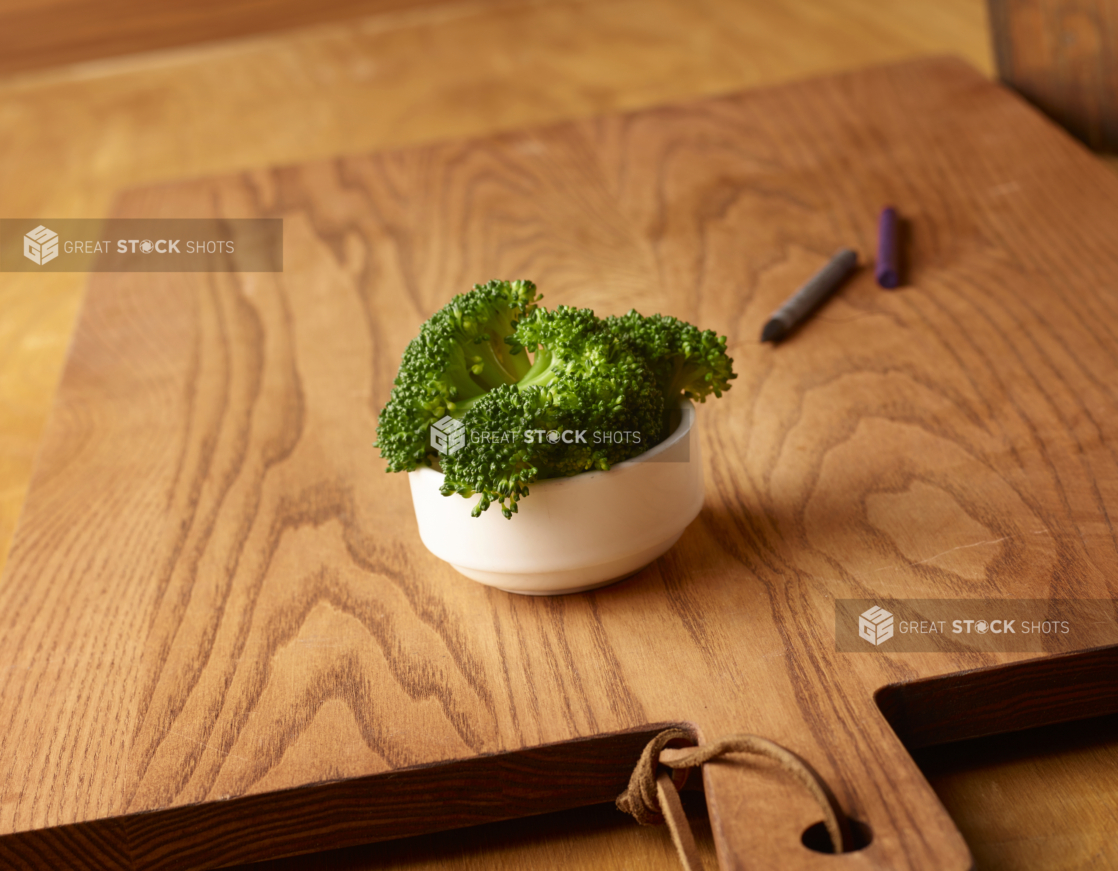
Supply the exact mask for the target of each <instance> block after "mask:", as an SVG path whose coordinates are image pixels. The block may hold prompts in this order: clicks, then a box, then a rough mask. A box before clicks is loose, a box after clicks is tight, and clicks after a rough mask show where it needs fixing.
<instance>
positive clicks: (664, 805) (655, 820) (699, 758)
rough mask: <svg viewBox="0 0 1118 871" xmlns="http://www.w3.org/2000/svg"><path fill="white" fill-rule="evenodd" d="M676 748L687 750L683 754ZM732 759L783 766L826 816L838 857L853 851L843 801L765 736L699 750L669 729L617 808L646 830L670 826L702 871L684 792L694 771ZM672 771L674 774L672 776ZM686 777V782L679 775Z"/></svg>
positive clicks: (683, 854) (690, 869) (733, 738)
mask: <svg viewBox="0 0 1118 871" xmlns="http://www.w3.org/2000/svg"><path fill="white" fill-rule="evenodd" d="M671 744H676V745H678V744H687V745H689V746H686V747H683V748H679V747H671V746H669V745H671ZM727 753H751V754H753V755H756V756H764V757H766V758H768V759H771V760H773V761H774V762H775V763H776V764H777V766H778V767H779V768H780V769H781V770H782V771H786V772H787V773H788V774H790V775H791V776H792V777H794V778H795V779H796V780H798V781H799V782H800V783H801V784H802V785H803V786H804V787H805V788H806V789H807V791H808V792H809V793H811V796H812V797H813V798H814V799H815V800H816V801H817V802H818V803H819V807H820V808H821V809H822V811H823V823H824V825H825V826H826V828H827V833H828V834H829V835H830V837H831V844H832V846H833V847H834V851H835V852H836V853H842V852H845V850H846V849H848V848H849V845H850V835H849V824H848V822H847V820H846V815H845V814H844V813H843V812H842V808H841V807H840V806H839V803H838V800H837V799H836V798H835V796H834V794H833V793H832V792H831V790H830V788H829V787H828V786H827V783H826V781H825V780H823V778H822V777H821V776H820V775H819V773H818V772H817V771H816V770H815V769H814V768H812V767H811V765H809V764H808V763H807V762H806V761H805V760H803V759H801V758H800V757H799V756H797V755H796V754H795V753H793V752H792V751H791V750H789V749H788V748H787V747H782V746H781V745H780V744H777V743H776V742H775V741H770V740H768V739H767V738H762V737H761V736H759V735H748V734H741V735H728V736H727V737H725V738H722V739H721V740H719V741H714V742H713V743H710V744H703V745H700V746H698V747H696V746H694V742H693V740H692V738H691V736H690V735H689V734H688V733H687V732H684V731H683V730H682V729H666V730H665V731H663V732H661V733H660V734H659V735H657V736H656V737H655V738H653V739H652V740H651V741H649V742H648V744H647V745H645V748H644V751H643V752H642V753H641V757H640V760H638V762H637V766H636V768H634V769H633V774H632V776H631V777H630V778H629V788H628V789H626V790H625V792H623V793H621V795H619V796H618V797H617V807H618V808H619V809H621V810H623V811H625V813H627V814H630V815H631V816H632V817H633V818H634V819H636V821H637V822H638V823H640V824H641V825H643V826H651V825H657V824H659V823H661V822H665V821H666V822H667V824H668V827H669V829H670V830H671V833H672V840H673V841H674V842H675V845H676V850H677V851H678V852H679V857H680V861H681V862H682V864H683V867H684V868H685V869H686V871H702V867H703V866H702V861H701V860H700V858H699V853H698V849H697V848H696V846H695V838H694V836H693V834H692V832H691V826H690V824H689V823H688V822H687V817H686V815H685V814H684V812H683V805H682V804H681V803H680V801H679V792H678V790H679V788H680V787H681V786H682V785H683V781H684V780H686V772H687V770H688V769H691V768H697V767H700V766H702V765H703V764H704V763H706V762H710V761H711V760H714V759H718V758H719V757H722V756H725V755H726V754H727ZM658 766H664V767H665V769H671V771H672V773H671V774H669V773H668V771H667V770H665V769H660V768H658ZM680 772H682V773H683V777H682V779H680V778H679V776H678V775H679V773H680Z"/></svg>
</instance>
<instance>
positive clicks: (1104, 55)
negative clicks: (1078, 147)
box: [988, 0, 1118, 152]
mask: <svg viewBox="0 0 1118 871" xmlns="http://www.w3.org/2000/svg"><path fill="white" fill-rule="evenodd" d="M988 2H989V4H990V29H991V31H992V33H993V37H994V53H995V56H996V57H997V61H998V75H999V77H1000V78H1001V79H1002V81H1004V82H1005V83H1006V84H1008V85H1010V86H1011V87H1013V88H1015V89H1016V90H1017V91H1019V92H1020V93H1021V94H1023V95H1024V96H1025V97H1026V98H1028V99H1029V100H1030V101H1031V102H1032V103H1033V104H1034V105H1035V106H1037V107H1038V108H1040V109H1041V110H1042V111H1044V112H1045V113H1047V114H1048V115H1049V116H1050V117H1051V118H1053V119H1055V120H1056V121H1057V122H1058V123H1060V124H1062V125H1063V126H1064V127H1066V128H1067V129H1068V130H1069V131H1071V132H1072V134H1074V135H1075V136H1078V137H1079V138H1080V139H1082V140H1083V141H1084V142H1086V143H1087V144H1088V145H1090V146H1091V147H1092V148H1096V149H1099V150H1102V151H1109V152H1118V6H1116V5H1115V4H1114V3H1113V2H1112V0H988Z"/></svg>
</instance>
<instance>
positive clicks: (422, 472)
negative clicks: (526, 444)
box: [408, 397, 696, 491]
mask: <svg viewBox="0 0 1118 871" xmlns="http://www.w3.org/2000/svg"><path fill="white" fill-rule="evenodd" d="M678 408H680V409H681V410H683V411H684V413H683V414H682V415H680V421H679V425H678V426H676V428H675V429H674V430H672V432H671V434H670V435H669V436H668V437H667V438H666V439H664V440H663V441H662V442H660V443H659V444H656V445H653V446H652V447H651V448H649V449H648V450H647V451H645V452H644V453H643V454H638V455H637V456H635V457H632V458H631V459H628V460H623V461H621V462H620V463H618V464H617V465H614V466H610V467H609V469H606V470H602V469H595V470H594V471H592V472H579V473H578V474H577V475H569V476H567V477H565V478H544V479H543V480H542V481H536V482H535V483H533V484H531V485H530V486H531V489H532V490H533V491H537V490H539V489H541V488H546V489H549V490H554V489H557V488H559V487H573V486H581V485H583V484H589V483H591V482H592V481H595V480H597V479H598V478H600V477H602V476H603V475H612V476H613V477H612V478H611V479H610V480H616V478H617V473H618V472H624V471H625V470H626V469H631V468H633V467H634V466H639V465H641V464H642V463H645V462H647V461H649V460H651V459H653V458H654V457H657V456H659V455H660V454H662V453H664V452H665V451H668V450H669V449H671V448H672V447H673V446H674V445H677V444H679V442H680V441H682V440H683V439H684V438H686V437H687V435H688V434H689V433H690V432H691V430H693V429H694V428H695V417H696V414H695V403H694V402H692V401H691V400H690V399H688V398H687V397H683V398H682V399H680V401H679V405H678ZM408 474H409V475H419V476H422V477H430V476H432V475H436V476H438V478H439V480H445V478H446V476H445V475H444V474H443V473H442V472H440V471H437V470H436V469H432V468H431V467H430V466H418V467H416V468H414V469H412V470H411V471H410V472H408Z"/></svg>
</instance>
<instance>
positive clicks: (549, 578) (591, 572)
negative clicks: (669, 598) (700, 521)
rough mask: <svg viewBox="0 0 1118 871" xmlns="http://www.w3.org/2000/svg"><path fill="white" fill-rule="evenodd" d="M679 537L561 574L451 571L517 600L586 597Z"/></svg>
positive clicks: (649, 559) (465, 568) (662, 551)
mask: <svg viewBox="0 0 1118 871" xmlns="http://www.w3.org/2000/svg"><path fill="white" fill-rule="evenodd" d="M682 534H683V533H682V532H680V533H678V534H677V535H675V536H673V537H672V538H670V539H667V540H665V541H658V542H656V544H654V545H652V546H651V547H647V548H645V549H644V550H640V551H637V552H636V553H633V554H629V555H627V556H625V557H622V558H620V559H616V560H611V561H610V562H607V563H600V564H598V565H595V566H581V567H579V568H577V569H568V570H566V571H561V572H539V573H524V574H521V573H517V572H487V571H484V570H482V569H474V568H469V567H468V566H454V568H455V569H456V570H457V571H458V573H459V574H462V575H465V576H466V577H467V578H469V579H470V580H472V581H477V582H479V583H482V584H485V585H487V586H490V587H496V588H497V589H498V590H504V591H505V592H506V593H516V594H517V595H519V596H565V595H567V594H568V593H585V592H586V591H587V590H596V589H598V588H599V587H607V586H609V585H610V584H616V583H617V582H618V581H623V580H625V578H629V577H632V576H633V575H635V574H636V573H637V572H639V571H640V570H641V569H643V568H644V567H645V566H647V565H648V564H649V563H651V562H652V561H653V560H655V559H657V558H658V557H660V556H663V555H664V554H665V553H667V551H668V550H669V549H670V548H671V546H672V545H673V544H675V543H676V542H677V541H679V537H680V535H682ZM452 565H453V563H452Z"/></svg>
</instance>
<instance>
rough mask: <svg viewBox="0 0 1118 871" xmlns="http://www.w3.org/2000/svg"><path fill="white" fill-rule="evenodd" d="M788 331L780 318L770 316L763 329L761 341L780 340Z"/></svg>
mask: <svg viewBox="0 0 1118 871" xmlns="http://www.w3.org/2000/svg"><path fill="white" fill-rule="evenodd" d="M787 332H788V331H787V330H786V329H785V328H784V324H783V323H782V322H781V321H780V320H779V319H778V318H770V319H769V322H768V323H767V324H765V328H764V329H763V330H761V341H762V342H779V341H780V340H781V339H783V338H784V334H785V333H787Z"/></svg>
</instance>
